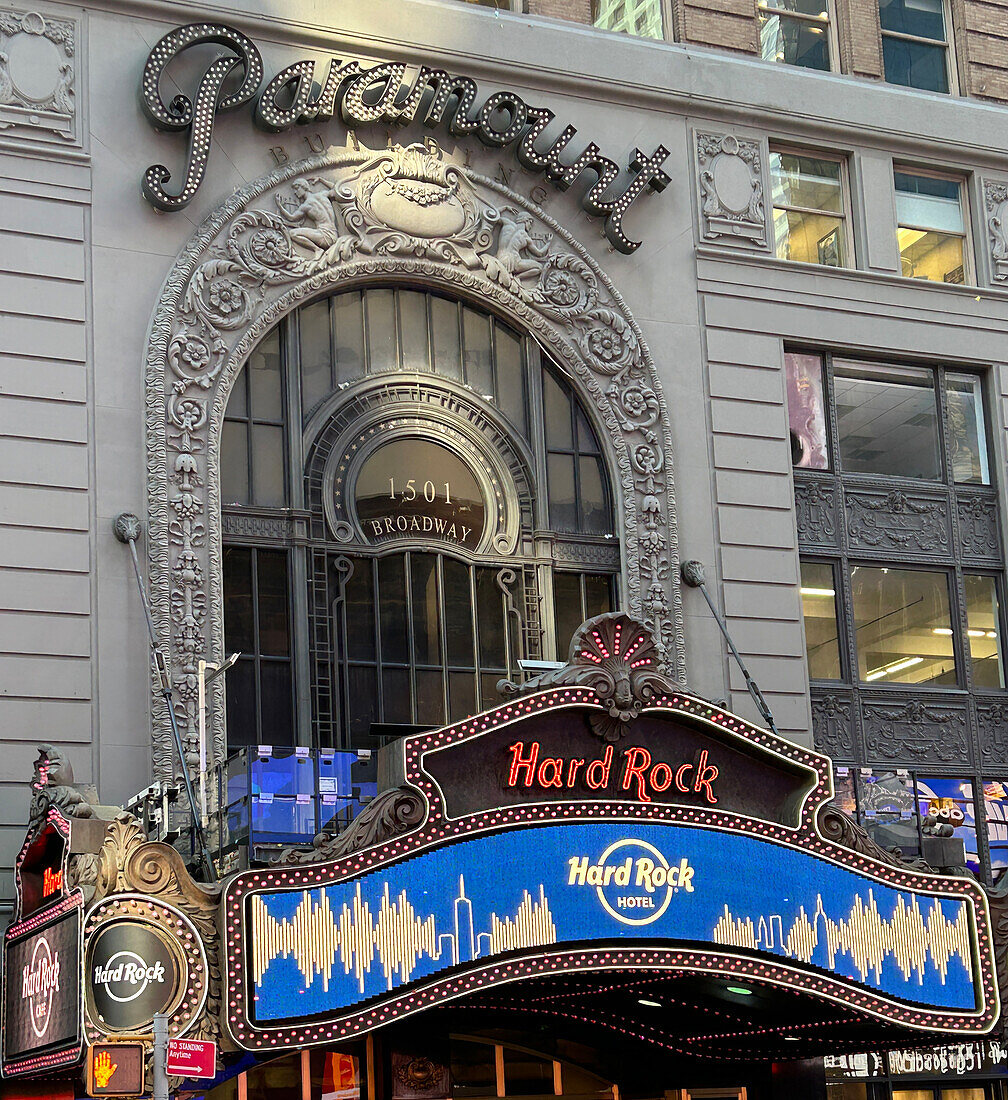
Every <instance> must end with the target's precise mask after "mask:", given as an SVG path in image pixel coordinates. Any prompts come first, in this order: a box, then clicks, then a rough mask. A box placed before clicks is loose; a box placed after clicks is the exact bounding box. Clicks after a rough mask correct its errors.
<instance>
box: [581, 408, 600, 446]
mask: <svg viewBox="0 0 1008 1100" xmlns="http://www.w3.org/2000/svg"><path fill="white" fill-rule="evenodd" d="M574 420H575V423H576V426H577V445H578V450H579V451H580V452H581V453H582V454H590V455H597V454H601V453H602V448H601V447H600V446H599V441H598V436H597V435H596V434H595V429H594V428H593V427H592V426H591V423H590V422H589V420H588V417H587V416H585V412H584V409H582V408H581V407H580V406H575V413H574Z"/></svg>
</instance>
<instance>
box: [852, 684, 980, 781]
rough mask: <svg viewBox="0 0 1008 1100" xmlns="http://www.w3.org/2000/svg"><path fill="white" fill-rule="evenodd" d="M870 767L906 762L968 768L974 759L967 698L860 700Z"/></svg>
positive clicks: (917, 697) (918, 697)
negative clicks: (876, 764)
mask: <svg viewBox="0 0 1008 1100" xmlns="http://www.w3.org/2000/svg"><path fill="white" fill-rule="evenodd" d="M861 721H862V728H863V729H864V739H865V750H866V753H867V759H868V763H870V764H871V763H891V762H895V761H900V762H901V763H902V764H903V765H904V766H905V765H906V763H907V761H913V762H915V763H916V762H927V763H934V762H937V763H942V764H947V765H950V766H952V767H955V768H966V767H968V766H969V765H970V764H971V762H972V758H973V753H972V744H971V742H972V738H971V737H970V727H969V710H968V707H967V703H966V700H965V698H963V699H961V700H960V699H954V700H953V699H949V700H945V699H940V698H935V697H933V696H932V697H930V698H924V699H922V698H921V697H920V696H916V697H914V698H909V699H907V698H903V699H901V698H899V697H896V698H894V699H893V700H892V701H891V702H890V701H889V700H887V699H886V700H883V699H877V698H876V699H871V698H868V699H866V698H864V697H863V696H862V699H861Z"/></svg>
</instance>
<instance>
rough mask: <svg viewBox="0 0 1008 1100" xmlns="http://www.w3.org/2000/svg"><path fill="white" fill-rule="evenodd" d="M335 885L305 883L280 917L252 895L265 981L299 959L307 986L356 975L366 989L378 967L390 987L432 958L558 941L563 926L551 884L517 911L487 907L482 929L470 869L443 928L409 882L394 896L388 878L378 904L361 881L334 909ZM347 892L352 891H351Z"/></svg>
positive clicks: (256, 952)
mask: <svg viewBox="0 0 1008 1100" xmlns="http://www.w3.org/2000/svg"><path fill="white" fill-rule="evenodd" d="M330 889H331V888H330V887H320V888H318V889H315V890H304V891H302V892H301V894H300V901H299V902H298V904H297V907H296V909H295V910H294V912H293V914H291V915H289V916H283V917H276V916H274V915H273V914H272V913H271V912H270V907H269V899H268V898H264V897H262V896H261V895H258V894H257V895H254V896H253V898H252V900H251V933H252V934H251V937H250V938H251V942H252V944H253V951H252V970H253V978H254V980H255V984H256V986H257V987H259V988H261V987H262V984H263V980H264V977H265V974H266V971H267V970H268V969H269V967H270V964H271V963H272V962H273V961H274V960H276V959H292V960H293V961H294V963H295V964H296V966H297V968H298V970H299V971H300V973H301V976H302V978H303V979H304V983H305V989H306V991H307V990H310V989H311V988H312V987H313V986H315V985H316V984H319V985H321V987H322V990H323V991H324V992H328V991H329V988H330V985H335V984H342V983H343V982H345V981H346V980H347V979H348V978H351V976H352V979H353V980H354V984H355V985H356V986H357V992H358V995H361V996H363V995H365V994H366V992H371V991H370V990H368V991H366V989H365V985H366V981H367V979H368V978H369V977H370V976H371V975H372V974H373V973H375V972H376V971H378V972H380V973H381V975H382V976H383V978H384V984H385V988H386V989H388V990H391V989H393V988H395V987H396V986H399V985H403V984H405V983H407V982H409V981H411V980H412V979H413V978H414V977H419V976H421V975H422V974H423V973H426V972H428V971H429V970H431V969H435V967H433V966H431V965H430V964H432V963H438V962H439V963H441V965H442V966H445V965H459V964H461V963H468V962H473V961H474V960H476V959H481V958H485V957H487V956H490V955H498V954H500V953H501V952H504V951H513V950H518V949H522V948H527V947H539V946H541V945H543V944H550V943H556V942H557V930H556V925H555V923H554V921H553V914H552V912H551V910H550V905H549V900H548V899H547V897H546V892H545V888H544V887H543V885H542V884H541V883H540V884H539V887H538V890H537V892H536V896H535V897H533V896H532V894H530V893H529V892H528V890H523V891H522V900H521V902H520V903H519V905H518V908H517V911H516V912H515V913H514V915H513V916H504V917H501V916H498V914H497V913H495V912H491V913H489V914H488V921H487V923H486V924H484V927H487V925H489V931H486V932H480V933H478V934H477V933H476V931H475V924H474V915H473V903H472V901H471V899H470V898H469V897H468V896H467V895H466V885H465V876H464V875H461V874H460V875H459V878H458V894H457V895H456V897H455V899H454V902H453V904H452V910H451V911H452V921H451V923H452V926H453V927H452V930H451V931H446V932H439V931H438V928H437V920H436V917H435V915H434V914H430V915H429V916H426V917H425V916H421V915H420V914H419V912H418V910H417V908H416V907H415V906H414V904H413V903H412V902H411V901H410V899H409V897H408V896H407V891H406V890H405V889H403V890H401V891H400V892H399V893H398V894H397V895H395V896H394V897H393V896H392V895H391V893H390V891H389V886H388V883H385V884H384V888H383V891H382V893H381V895H380V898H379V899H378V901H377V904H375V903H374V901H372V900H370V899H367V898H365V897H364V896H363V895H362V893H361V885H360V883H358V884H357V886H356V889H355V890H354V893H353V894H352V896H351V897H350V898H349V900H347V901H344V902H343V903H342V905H340V907H339V908H338V909H336V908H334V907H333V905H332V903H331V900H330V895H329V890H330ZM344 896H345V895H344Z"/></svg>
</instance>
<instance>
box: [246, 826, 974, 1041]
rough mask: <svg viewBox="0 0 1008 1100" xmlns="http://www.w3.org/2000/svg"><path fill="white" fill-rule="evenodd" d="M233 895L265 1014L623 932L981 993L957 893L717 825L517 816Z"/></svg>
mask: <svg viewBox="0 0 1008 1100" xmlns="http://www.w3.org/2000/svg"><path fill="white" fill-rule="evenodd" d="M245 904H246V907H247V908H246V951H247V959H248V962H247V965H248V966H249V967H250V970H251V972H250V974H249V984H250V987H251V990H252V994H253V1016H254V1019H255V1020H256V1021H258V1022H261V1023H266V1022H272V1021H277V1022H278V1021H283V1020H292V1019H307V1018H311V1017H315V1016H332V1015H337V1014H339V1013H341V1012H344V1011H348V1010H351V1009H353V1008H354V1007H355V1006H357V1005H359V1004H360V1003H361V1002H363V1001H365V1000H366V999H368V998H370V997H373V996H376V995H380V994H387V993H388V992H390V991H392V990H400V989H402V990H404V991H405V990H407V989H408V988H409V987H410V986H411V984H413V983H417V982H419V981H421V980H422V979H425V978H428V977H430V976H432V975H437V974H441V973H442V972H445V971H448V970H450V969H452V968H455V967H462V968H471V967H472V966H473V965H474V964H476V965H478V964H479V963H480V962H481V961H482V960H490V959H493V958H495V957H497V956H499V955H502V954H504V953H507V952H512V951H519V952H522V953H523V954H528V953H530V951H532V952H534V950H535V949H536V948H538V947H542V948H544V949H552V948H553V947H554V946H555V945H558V946H571V947H577V946H579V945H582V944H590V943H597V942H599V941H621V940H622V941H636V942H639V943H640V942H647V943H651V944H654V945H655V946H659V947H660V946H673V945H680V944H689V943H700V944H705V945H711V944H713V945H723V946H724V947H725V948H726V949H729V950H730V949H732V948H740V949H743V950H745V951H749V952H757V953H762V954H767V955H771V956H776V957H778V958H781V959H785V960H787V961H789V962H790V963H791V964H792V965H795V966H798V967H801V968H805V969H809V970H812V971H815V970H816V969H817V968H818V969H819V970H822V971H826V972H829V973H831V974H834V975H835V976H837V977H839V978H843V979H846V980H847V981H849V982H850V983H851V984H852V985H854V986H856V987H861V988H864V989H866V990H869V991H871V992H874V993H878V994H882V995H885V996H887V997H889V998H892V999H894V1000H897V1001H900V1002H903V1003H906V1004H912V1005H921V1006H931V1007H940V1008H944V1009H951V1010H960V1011H965V1012H972V1011H973V1010H974V1009H975V1008H976V1006H977V1003H978V996H977V985H976V982H975V979H974V972H973V971H974V963H973V947H972V944H973V914H972V906H971V903H970V902H969V901H967V900H964V899H960V898H949V897H933V896H931V895H927V894H924V893H922V892H919V891H913V890H909V889H899V888H895V887H891V886H886V885H882V884H880V883H878V882H876V881H874V880H872V879H870V878H868V877H867V876H865V875H862V874H860V873H858V872H856V871H853V870H850V869H848V868H845V867H840V866H837V865H835V864H833V863H830V862H828V861H827V860H824V859H821V858H819V857H817V856H815V855H812V854H810V853H808V852H802V851H799V850H797V849H793V848H787V847H783V846H780V845H777V844H773V843H770V842H768V841H765V840H761V839H759V838H757V837H753V836H748V835H745V834H738V833H727V832H720V831H717V830H713V829H700V828H695V827H689V826H683V825H665V824H661V823H643V822H640V823H638V822H633V823H627V822H622V823H615V822H612V823H610V822H591V823H583V822H578V823H570V824H548V825H546V824H544V825H530V826H528V827H524V828H519V829H513V830H510V831H507V832H501V833H495V834H492V835H488V836H480V837H475V838H472V839H468V840H460V841H454V842H451V843H447V844H444V845H442V846H440V847H437V848H430V849H427V850H425V851H423V852H421V853H419V854H417V855H415V856H412V857H411V858H409V859H406V860H402V861H400V862H399V863H396V864H393V865H391V866H389V867H385V868H381V869H379V870H375V871H372V872H368V873H365V874H362V875H360V876H357V877H356V878H351V879H348V880H346V881H344V882H341V883H338V884H335V885H330V886H325V887H319V888H315V889H309V890H302V889H298V890H290V889H288V890H285V891H284V890H275V891H266V892H256V893H253V894H251V895H250V896H249V897H248V898H247V899H246V902H245Z"/></svg>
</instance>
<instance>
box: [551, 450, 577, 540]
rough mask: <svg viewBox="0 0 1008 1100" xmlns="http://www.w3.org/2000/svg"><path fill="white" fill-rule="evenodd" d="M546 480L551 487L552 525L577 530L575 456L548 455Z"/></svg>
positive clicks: (559, 529)
mask: <svg viewBox="0 0 1008 1100" xmlns="http://www.w3.org/2000/svg"><path fill="white" fill-rule="evenodd" d="M546 480H547V485H548V489H549V520H550V526H551V527H552V528H553V529H554V530H556V531H576V530H577V503H576V501H575V496H574V458H573V457H572V456H571V455H548V456H547V458H546Z"/></svg>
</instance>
